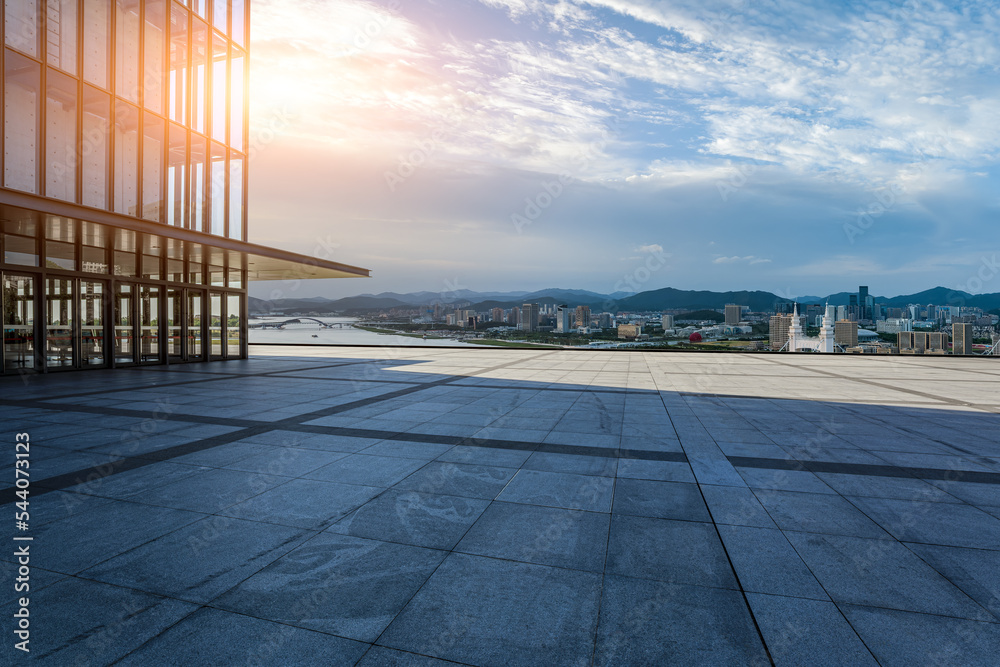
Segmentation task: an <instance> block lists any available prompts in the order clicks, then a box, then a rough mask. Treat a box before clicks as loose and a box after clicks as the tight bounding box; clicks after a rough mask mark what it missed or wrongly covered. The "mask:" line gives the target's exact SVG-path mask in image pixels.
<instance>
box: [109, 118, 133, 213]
mask: <svg viewBox="0 0 1000 667" xmlns="http://www.w3.org/2000/svg"><path fill="white" fill-rule="evenodd" d="M114 171H115V213H123V214H125V215H132V216H137V214H138V213H139V211H138V207H139V196H138V194H139V193H138V187H139V186H138V182H139V110H138V109H137V108H136V107H134V106H132V105H131V104H128V103H126V102H122V101H120V100H119V101H118V103H117V104H116V106H115V164H114Z"/></svg>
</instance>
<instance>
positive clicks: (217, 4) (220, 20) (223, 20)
mask: <svg viewBox="0 0 1000 667" xmlns="http://www.w3.org/2000/svg"><path fill="white" fill-rule="evenodd" d="M227 4H228V3H227V0H213V3H212V5H213V6H212V25H214V26H215V29H216V30H219V31H220V32H227V30H226V24H227V22H228V20H229V12H228V11H227V9H228V7H227Z"/></svg>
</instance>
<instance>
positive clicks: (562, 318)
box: [556, 305, 576, 333]
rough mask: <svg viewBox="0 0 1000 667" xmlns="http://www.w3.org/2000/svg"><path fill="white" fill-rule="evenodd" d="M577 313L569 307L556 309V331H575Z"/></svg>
mask: <svg viewBox="0 0 1000 667" xmlns="http://www.w3.org/2000/svg"><path fill="white" fill-rule="evenodd" d="M575 320H576V313H575V312H574V311H573V310H570V307H569V306H566V305H562V306H559V307H558V308H557V309H556V331H558V332H560V333H568V332H569V331H570V330H572V329H573V324H574V322H575Z"/></svg>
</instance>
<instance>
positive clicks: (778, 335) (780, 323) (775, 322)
mask: <svg viewBox="0 0 1000 667" xmlns="http://www.w3.org/2000/svg"><path fill="white" fill-rule="evenodd" d="M791 325H792V316H791V315H772V316H771V321H770V328H769V332H770V343H771V349H772V350H780V349H781V348H782V347H784V346H785V343H787V342H788V329H789V328H790V327H791Z"/></svg>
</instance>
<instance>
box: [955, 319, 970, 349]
mask: <svg viewBox="0 0 1000 667" xmlns="http://www.w3.org/2000/svg"><path fill="white" fill-rule="evenodd" d="M951 340H952V345H951V353H952V354H972V325H971V324H965V323H962V324H953V325H952V326H951Z"/></svg>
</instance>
